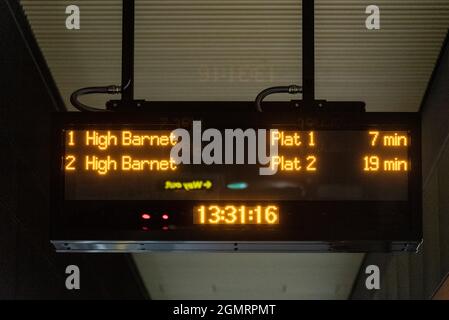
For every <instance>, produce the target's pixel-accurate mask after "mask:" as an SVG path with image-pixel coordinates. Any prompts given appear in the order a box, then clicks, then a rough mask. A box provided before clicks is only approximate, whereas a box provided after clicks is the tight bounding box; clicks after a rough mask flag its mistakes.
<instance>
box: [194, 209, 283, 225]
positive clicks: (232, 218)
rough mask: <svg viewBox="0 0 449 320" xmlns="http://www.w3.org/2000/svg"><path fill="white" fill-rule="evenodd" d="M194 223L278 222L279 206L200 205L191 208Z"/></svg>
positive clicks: (244, 223)
mask: <svg viewBox="0 0 449 320" xmlns="http://www.w3.org/2000/svg"><path fill="white" fill-rule="evenodd" d="M193 223H194V224H225V225H226V224H227V225H237V224H240V225H246V224H260V225H264V224H265V225H270V224H279V207H278V206H276V205H267V206H261V205H259V206H245V205H200V206H196V207H194V208H193Z"/></svg>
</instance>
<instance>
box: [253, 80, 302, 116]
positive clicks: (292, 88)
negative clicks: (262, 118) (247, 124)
mask: <svg viewBox="0 0 449 320" xmlns="http://www.w3.org/2000/svg"><path fill="white" fill-rule="evenodd" d="M274 93H289V94H297V93H302V87H301V86H297V85H295V84H292V85H289V86H282V87H271V88H267V89H265V90H263V91H262V92H260V93H259V94H258V95H257V97H256V101H255V102H256V108H257V111H259V112H262V105H261V104H262V101H263V99H265V97H267V96H269V95H271V94H274Z"/></svg>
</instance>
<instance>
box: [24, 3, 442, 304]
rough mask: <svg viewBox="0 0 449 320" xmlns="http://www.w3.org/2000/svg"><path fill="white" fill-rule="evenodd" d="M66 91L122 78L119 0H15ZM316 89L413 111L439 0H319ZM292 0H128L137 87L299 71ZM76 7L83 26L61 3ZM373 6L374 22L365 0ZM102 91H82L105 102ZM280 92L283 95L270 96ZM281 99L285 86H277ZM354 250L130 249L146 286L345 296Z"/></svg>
mask: <svg viewBox="0 0 449 320" xmlns="http://www.w3.org/2000/svg"><path fill="white" fill-rule="evenodd" d="M21 2H22V4H23V6H24V8H25V11H26V14H27V15H28V18H29V20H30V23H31V26H32V29H33V30H34V33H35V35H36V37H37V40H38V42H39V44H40V46H41V48H42V51H43V53H44V55H45V57H46V59H47V62H48V64H49V67H50V69H51V71H52V73H53V76H54V78H55V80H56V83H57V85H58V87H59V89H60V91H61V93H62V95H63V97H64V99H65V100H66V102H67V105H69V103H68V98H69V95H70V93H71V92H73V91H74V90H76V89H78V88H80V87H86V86H96V85H109V84H120V78H121V77H120V69H121V64H120V59H121V0H78V1H75V0H69V1H64V0H22V1H21ZM315 2H316V77H317V79H316V81H317V98H320V99H327V100H361V101H365V102H366V103H367V108H368V110H369V111H416V110H418V108H419V105H420V101H421V99H422V97H423V94H424V91H425V88H426V86H427V83H428V80H429V78H430V75H431V72H432V69H433V66H434V64H435V61H436V58H437V56H438V53H439V50H440V47H441V44H442V41H443V39H444V36H445V34H446V32H447V29H448V27H449V0H423V1H417V0H376V1H356V0H317V1H315ZM300 3H301V1H299V0H227V1H221V0H151V1H150V0H148V1H143V0H137V1H136V7H137V8H136V11H137V13H136V65H135V71H136V90H135V91H136V98H139V99H143V98H145V99H147V100H253V99H254V97H255V96H256V95H257V93H258V92H259V91H260V90H261V89H263V88H266V87H269V86H273V85H285V84H291V83H297V84H300V83H301V79H300V74H301V17H300V16H301V6H300ZM71 4H76V5H78V6H79V7H80V9H81V30H76V31H70V30H67V29H66V28H65V18H66V15H65V8H66V6H68V5H71ZM371 4H376V5H378V6H379V7H380V9H381V30H378V31H368V30H366V28H365V18H366V14H365V8H366V6H367V5H371ZM108 98H110V97H101V96H99V97H93V98H88V99H87V100H85V101H88V102H89V103H96V104H98V105H102V104H103V105H104V102H105V101H106V99H108ZM276 98H278V99H282V97H280V96H278V97H276ZM285 98H287V99H289V98H290V97H285ZM361 258H362V255H357V254H348V255H346V254H243V253H239V254H189V255H186V254H151V255H148V254H147V255H144V254H142V255H137V256H135V260H136V262H137V265H138V266H139V269H140V272H141V274H142V277H143V279H144V281H145V283H146V285H147V287H148V289H149V291H150V294H152V296H153V298H168V299H170V298H172V299H174V298H179V299H186V298H191V299H193V298H233V299H239V298H265V299H272V298H279V299H282V298H296V299H299V298H346V297H347V296H348V294H349V292H350V288H351V285H352V283H353V281H354V278H355V276H356V272H357V270H358V268H359V266H360V261H361Z"/></svg>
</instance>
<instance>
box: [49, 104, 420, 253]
mask: <svg viewBox="0 0 449 320" xmlns="http://www.w3.org/2000/svg"><path fill="white" fill-rule="evenodd" d="M54 123H55V126H54V135H53V137H54V142H55V157H54V165H53V169H54V173H55V176H54V181H53V182H54V183H53V185H54V187H55V188H54V192H53V193H54V200H55V201H54V210H53V211H54V219H53V221H54V223H53V225H54V228H53V235H52V238H53V242H54V243H55V245H56V247H57V248H58V249H59V250H63V251H64V249H66V248H71V249H72V250H73V249H74V248H86V247H83V245H81V244H83V243H84V244H85V243H91V242H92V241H93V243H100V242H101V243H103V246H104V243H124V242H126V243H129V242H131V243H134V244H135V245H137V244H138V243H139V244H140V245H141V246H143V247H142V248H147V249H148V247H147V245H148V244H151V245H150V248H149V249H151V250H184V249H185V250H188V249H186V248H190V249H192V250H196V249H198V250H202V249H201V248H204V247H202V245H205V244H209V245H212V247H210V246H209V247H206V248H208V249H207V250H220V249H219V248H221V247H220V245H221V244H224V245H225V246H224V247H223V248H225V249H223V250H231V249H233V250H236V249H237V250H239V248H240V249H241V248H242V245H243V244H244V243H250V244H255V245H256V246H255V247H251V245H250V246H249V247H246V248H247V250H250V251H251V250H252V249H250V248H253V249H254V248H256V247H257V248H259V249H257V250H264V249H263V247H264V246H263V245H264V244H266V245H268V244H271V245H273V243H274V244H276V245H277V244H282V243H284V244H287V243H289V244H293V247H291V246H290V247H288V246H287V247H288V248H287V249H286V247H285V246H284V250H287V251H288V250H292V251H298V250H302V249H301V248H304V246H303V245H307V244H310V243H315V244H316V243H320V244H322V245H323V247H320V248H327V249H318V250H317V251H322V250H338V251H340V250H341V251H372V250H376V251H379V250H380V251H390V250H396V249H397V248H400V249H398V250H404V246H405V248H408V249H407V250H410V247H409V246H410V245H411V247H414V248H416V245H417V244H418V243H419V242H420V239H421V189H420V188H421V187H420V186H421V160H420V159H421V158H420V143H421V141H420V125H419V117H418V116H417V115H416V114H413V113H326V112H317V113H311V114H302V113H293V112H292V113H282V114H277V113H273V112H267V113H250V112H241V113H235V112H229V113H225V112H223V113H219V114H217V113H187V112H186V113H182V112H181V113H179V112H178V113H169V112H166V113H158V112H154V113H140V114H134V115H133V114H126V113H107V114H100V115H97V114H76V113H75V114H61V115H56V116H55V121H54ZM176 129H184V132H185V133H188V137H189V139H188V140H189V145H188V147H187V148H184V149H183V155H184V156H185V155H186V154H188V156H186V157H184V158H183V159H184V160H185V159H189V161H190V163H189V164H186V163H176V161H175V160H174V159H173V158H172V156H171V153H170V151H171V150H172V148H173V147H175V146H176V145H177V144H180V142H182V141H183V140H184V141H186V140H185V139H186V136H183V137H181V138H177V137H176V134H175V132H176V131H173V130H176ZM208 130H209V131H208ZM210 130H214V131H213V132H212V131H210ZM237 130H240V132H237ZM263 131H264V132H265V136H263V135H261V134H260V132H263ZM211 132H212V133H213V134H211ZM236 132H237V133H244V134H246V135H243V139H242V140H241V141H240V142H241V144H239V143H238V142H237V140H238V138H236V136H235V135H234V136H232V135H228V134H229V133H236ZM252 133H253V135H252ZM211 136H213V138H214V139H212V138H211ZM195 137H196V138H198V139H197V140H195ZM229 137H231V138H230V139H231V140H229V141H233V144H231V145H232V152H231V153H232V154H233V156H232V157H229V151H230V149H229V147H227V146H229V144H226V142H228V140H227V138H229ZM263 137H265V140H263V139H262V138H263ZM218 140H220V141H219V142H220V143H217V141H218ZM211 141H212V142H213V143H211ZM214 141H215V142H214ZM214 143H215V144H214ZM273 144H276V146H277V148H276V152H275V153H272V151H273V150H272V149H270V146H272V145H273ZM212 145H213V146H214V147H215V149H214V150H213V152H212V151H211V146H212ZM208 146H209V147H208ZM251 147H254V148H252V149H251ZM259 149H263V151H264V152H265V153H264V155H265V156H267V157H266V158H265V160H266V159H269V162H266V161H265V162H264V163H262V162H261V161H259V158H260V159H262V158H263V157H262V156H260V157H259V153H258V150H259ZM217 150H221V153H220V152H218V154H217ZM186 151H188V152H187V153H186ZM239 152H240V153H239ZM178 154H179V153H178ZM255 154H256V155H255ZM208 155H209V158H208V157H207V156H208ZM252 155H253V156H254V157H253V158H255V160H254V159H253V162H251V161H250V158H251V157H252ZM239 157H240V158H239ZM211 159H213V161H214V163H213V164H209V163H210V162H211ZM242 162H243V163H242ZM248 162H249V163H248ZM262 168H265V169H271V172H270V171H268V172H269V173H268V174H267V173H266V171H265V174H261V169H262ZM187 243H196V245H193V247H192V246H190V247H189V246H187V247H185V244H187ZM74 244H75V246H74ZM342 244H343V245H342ZM394 244H399V245H398V246H394ZM77 245H78V247H77ZM80 245H81V247H79V246H80ZM183 245H184V246H183ZM70 246H71V247H70ZM239 246H240V247H239ZM106 247H108V246H106ZM108 248H109V247H108ZM133 248H134V249H132V250H131V251H133V250H136V249H135V248H136V247H133ZM137 248H139V247H137ZM211 248H215V249H211ZM217 248H218V249H217ZM265 248H268V247H266V246H265ZM271 248H273V247H271ZM276 248H278V249H273V250H274V251H279V248H280V247H276ZM292 248H293V249H292ZM330 248H333V249H330ZM335 248H338V249H335ZM355 248H357V249H355ZM80 250H81V249H80ZM111 250H112V249H111ZM205 250H206V249H205ZM241 250H242V249H241ZM267 250H269V249H267ZM81 251H85V250H81ZM112 251H113V250H112ZM125 251H127V250H125ZM269 251H270V250H269Z"/></svg>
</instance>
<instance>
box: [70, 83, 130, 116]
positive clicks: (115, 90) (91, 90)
mask: <svg viewBox="0 0 449 320" xmlns="http://www.w3.org/2000/svg"><path fill="white" fill-rule="evenodd" d="M121 92H122V90H121V88H120V87H119V86H115V85H112V86H106V87H88V88H81V89H78V90H76V91H75V92H73V93H72V95H71V96H70V103H72V105H73V106H74V107H75V108H77V109H78V110H80V111H87V112H107V111H108V110H106V109H99V108H94V107H89V106H87V105H85V104H83V103H81V102H80V101H79V100H78V98H79V97H80V96H83V95H86V94H95V93H105V94H119V93H121Z"/></svg>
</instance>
